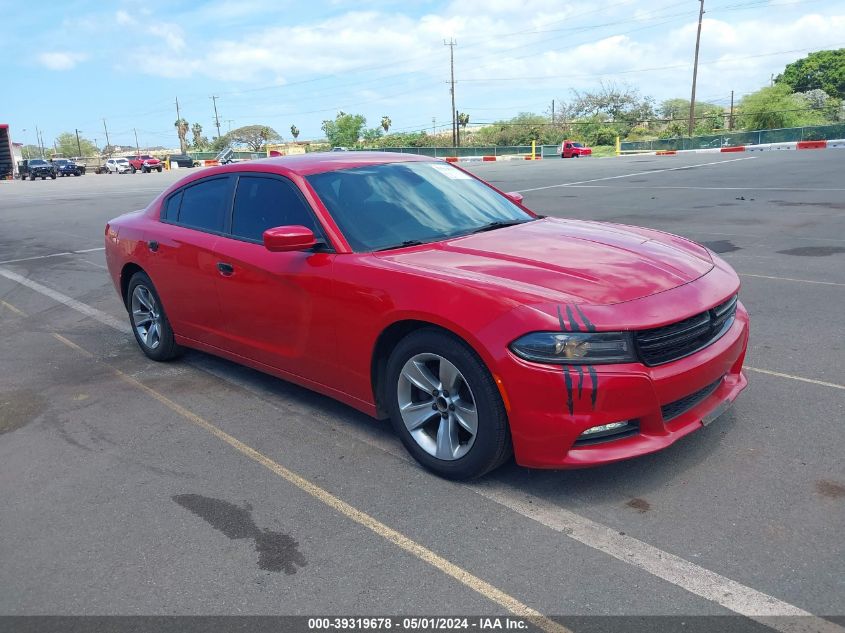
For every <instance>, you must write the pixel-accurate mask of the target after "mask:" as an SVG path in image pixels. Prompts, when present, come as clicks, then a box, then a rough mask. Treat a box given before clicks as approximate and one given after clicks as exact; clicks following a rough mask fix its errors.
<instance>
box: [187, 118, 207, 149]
mask: <svg viewBox="0 0 845 633" xmlns="http://www.w3.org/2000/svg"><path fill="white" fill-rule="evenodd" d="M191 134H192V135H193V137H194V143H193V145H194V149H203V148H204V147H205V146H207V145H208V139H207V138H205V137H204V136H203V135H202V125H200V124H199V123H194V124H193V125H192V126H191Z"/></svg>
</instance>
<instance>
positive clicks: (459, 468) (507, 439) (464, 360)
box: [381, 328, 513, 480]
mask: <svg viewBox="0 0 845 633" xmlns="http://www.w3.org/2000/svg"><path fill="white" fill-rule="evenodd" d="M417 354H436V355H437V356H440V357H442V358H445V359H446V360H448V361H449V362H450V363H452V364H453V365H454V366H455V367H456V368H457V369H458V370H459V371H460V373H461V374H462V375H463V378H464V380H465V381H466V384H467V386H468V387H469V389H470V390H471V392H472V396H473V399H474V401H475V408H476V412H477V415H478V425H477V432H476V435H475V439H474V441H473V443H472V445H471V447H470V448H469V450H468V452H467V453H466V454H465V455H463V457H460V458H459V459H454V460H444V459H439V458H437V457H435V456H434V455H431V454H429V453H428V452H426V451H425V450H424V449H423V448H422V447H421V446H420V445H419V444H418V443H417V442H416V440H414V438H413V437H412V436H411V433H410V432H409V431H408V429H407V427H406V426H405V423H404V422H403V420H402V415H401V413H400V411H399V396H398V385H399V380H400V374H401V372H402V368H403V367H404V366H405V363H406V362H407V361H408V360H409V359H411V358H412V357H414V356H416V355H417ZM381 391H382V401H383V402H384V403H385V404H386V406H387V410H388V412H389V413H390V420H391V422H392V424H393V428H394V430H395V431H396V434H397V435H398V436H399V438H400V439H401V440H402V443H403V444H404V445H405V448H406V449H407V450H408V452H409V453H411V455H412V456H413V457H414V459H416V460H417V461H418V462H419V463H420V464H422V465H423V466H424V467H425V468H427V469H428V470H430V471H432V472H434V473H435V474H437V475H440V476H441V477H444V478H446V479H458V480H459V479H473V478H476V477H481V476H482V475H484V474H485V473H488V472H490V471H491V470H493V469H495V468H497V467H498V466H500V465H502V464H503V463H504V462H505V461H507V460H508V459H509V458H510V457H511V455H512V454H513V444H512V442H511V435H510V428H509V426H508V416H507V412H506V410H505V406H504V403H503V402H502V397H501V394H500V393H499V390H498V388H497V387H496V383H495V382H494V381H493V377H492V376H491V375H490V371H489V370H488V369H487V367H486V366H485V364H484V362H483V361H482V360H481V359H480V358H479V357H478V355H477V354H476V353H475V352H474V351H473V350H472V349H471V348H470V347H469V346H468V345H467V344H466V343H465V342H464V341H463V340H461V339H460V338H458V337H456V336H453V335H451V334H449V333H447V332H444V331H442V330H439V329H435V328H425V329H422V330H416V331H415V332H412V333H411V334H409V335H408V336H406V337H405V338H404V339H402V340H401V341H400V342H399V344H398V345H397V346H396V347H395V348H394V350H393V352H392V353H391V354H390V358H389V359H388V362H387V368H386V371H385V378H384V381H383V385H382V390H381ZM435 421H436V418H435Z"/></svg>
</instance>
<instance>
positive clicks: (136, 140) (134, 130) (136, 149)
mask: <svg viewBox="0 0 845 633" xmlns="http://www.w3.org/2000/svg"><path fill="white" fill-rule="evenodd" d="M132 131H133V132H134V133H135V154H136V155H137V156H140V155H141V148H140V147H138V130H136V129H135V128H134V127H133V128H132Z"/></svg>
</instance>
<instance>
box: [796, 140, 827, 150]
mask: <svg viewBox="0 0 845 633" xmlns="http://www.w3.org/2000/svg"><path fill="white" fill-rule="evenodd" d="M798 149H827V141H799V142H798Z"/></svg>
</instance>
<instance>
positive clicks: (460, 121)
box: [458, 112, 469, 130]
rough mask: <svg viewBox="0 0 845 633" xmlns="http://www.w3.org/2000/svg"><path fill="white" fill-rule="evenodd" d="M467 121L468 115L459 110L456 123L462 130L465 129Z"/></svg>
mask: <svg viewBox="0 0 845 633" xmlns="http://www.w3.org/2000/svg"><path fill="white" fill-rule="evenodd" d="M468 123H469V115H468V114H465V113H463V112H461V113H460V114H459V115H458V125H460V126H461V127H462V128H464V130H466V129H467V124H468Z"/></svg>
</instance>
